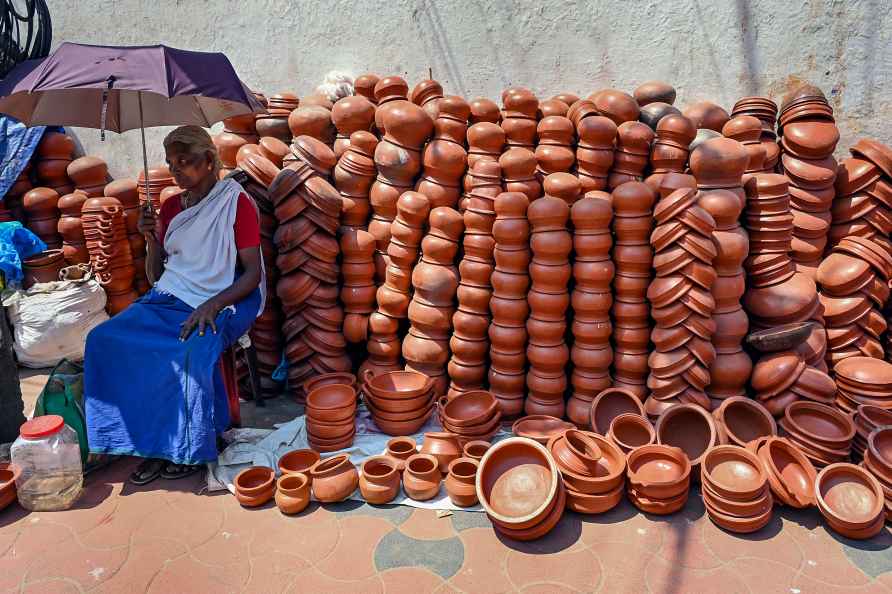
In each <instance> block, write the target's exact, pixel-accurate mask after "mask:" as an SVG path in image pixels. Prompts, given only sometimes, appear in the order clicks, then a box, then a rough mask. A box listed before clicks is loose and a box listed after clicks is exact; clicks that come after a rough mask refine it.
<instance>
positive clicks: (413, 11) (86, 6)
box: [48, 0, 892, 177]
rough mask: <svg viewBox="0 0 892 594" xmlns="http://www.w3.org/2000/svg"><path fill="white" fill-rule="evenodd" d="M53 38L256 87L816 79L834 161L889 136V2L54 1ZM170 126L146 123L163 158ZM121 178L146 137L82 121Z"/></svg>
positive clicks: (700, 95) (460, 89)
mask: <svg viewBox="0 0 892 594" xmlns="http://www.w3.org/2000/svg"><path fill="white" fill-rule="evenodd" d="M48 4H49V7H50V10H51V13H52V18H53V26H54V37H53V40H54V44H56V45H57V44H58V43H61V42H62V41H77V42H84V43H97V44H121V45H125V44H131V45H136V44H154V43H164V44H167V45H172V46H175V47H182V48H186V49H193V50H204V51H220V52H224V53H225V54H226V55H227V56H228V57H229V58H230V60H231V61H232V63H233V65H234V66H235V68H236V70H237V71H238V72H239V74H240V75H241V77H242V78H243V80H244V81H245V82H246V83H247V84H248V85H249V86H250V87H251V88H255V89H259V90H263V91H265V92H266V93H273V92H276V91H280V90H286V89H287V90H293V91H295V92H297V93H298V94H299V95H306V94H309V93H311V92H312V91H313V89H314V88H315V86H316V85H317V84H318V83H319V82H321V80H322V79H323V77H324V76H325V74H326V73H327V72H328V71H331V70H344V71H347V72H351V73H353V74H354V75H358V74H361V73H363V72H366V71H370V72H375V73H378V74H380V75H382V76H383V75H387V74H400V75H402V76H404V77H405V78H406V79H407V80H408V81H409V84H410V85H414V84H415V83H416V82H418V81H419V80H421V79H424V78H427V74H428V68H430V69H431V70H432V72H433V75H434V78H436V79H437V80H439V81H440V82H441V83H443V86H444V88H445V89H446V92H447V93H450V94H459V95H463V96H465V97H467V98H469V99H470V98H472V97H476V96H481V95H483V96H487V97H490V98H493V99H496V100H498V98H499V94H500V92H501V90H502V89H503V88H505V87H506V86H509V85H524V86H528V87H530V88H532V89H533V90H534V91H535V92H536V93H537V94H539V95H540V96H541V97H543V98H546V97H549V96H551V95H553V94H555V93H558V92H561V91H571V92H574V93H577V94H580V95H582V96H586V95H588V94H590V93H592V92H593V91H595V90H598V89H600V88H604V87H616V88H620V89H623V90H626V91H629V92H631V91H632V90H633V89H634V88H635V87H636V86H637V85H638V84H640V83H641V82H644V81H645V80H649V79H662V80H666V81H667V82H670V83H672V84H674V85H675V87H676V88H677V89H678V99H677V101H676V105H679V106H682V107H683V106H684V105H686V104H688V103H690V102H693V101H696V100H700V99H709V100H712V101H715V102H717V103H719V104H721V105H722V106H723V107H725V108H726V109H728V110H730V108H731V106H732V105H733V103H734V101H736V100H737V99H738V98H739V97H742V96H745V95H754V94H758V95H768V96H770V97H773V98H775V99H779V98H780V97H781V96H782V95H783V94H784V93H785V92H786V90H787V89H789V88H790V87H791V86H795V85H797V84H798V83H799V82H801V81H810V82H812V83H814V84H816V85H818V86H819V87H820V88H822V89H823V90H824V92H825V93H826V94H827V96H828V98H829V99H830V101H831V103H832V105H833V107H834V109H835V111H836V117H837V123H838V125H839V127H840V129H841V131H842V140H841V142H840V155H841V154H843V153H844V152H845V149H846V148H847V147H848V146H849V145H850V144H852V143H854V141H855V140H856V139H857V138H858V137H860V136H862V135H869V136H873V137H875V138H878V139H879V140H881V141H883V142H886V143H892V125H890V120H892V4H890V2H889V1H888V0H848V1H843V0H834V1H830V0H823V1H822V0H750V1H747V0H711V1H709V0H676V1H671V0H663V1H659V2H658V1H650V0H642V1H635V0H597V1H595V0H590V1H582V0H579V1H573V0H542V1H540V2H533V1H526V0H523V1H519V0H518V1H511V0H491V1H483V0H439V1H435V0H387V1H380V2H379V1H371V0H327V1H326V2H315V1H309V0H248V1H246V0H238V1H237V0H213V1H212V0H156V1H149V0H50V2H49V3H48ZM165 131H166V130H165V129H156V130H150V131H149V134H148V142H149V150H150V154H149V159H150V162H157V161H160V160H161V159H162V156H163V153H162V150H161V139H162V138H163V134H164V133H165ZM75 132H76V134H77V136H78V138H79V139H80V141H81V142H82V144H83V146H84V149H85V150H86V151H87V152H88V153H95V154H99V155H101V156H103V157H104V158H106V159H107V160H108V161H109V163H110V168H111V173H112V174H113V175H114V176H116V177H121V176H127V175H134V174H135V172H136V171H137V170H138V168H140V167H141V166H142V163H141V161H142V158H141V152H140V148H139V146H140V145H139V133H138V132H129V133H126V134H123V135H116V134H110V135H108V137H107V140H106V141H105V142H104V143H101V142H100V141H99V132H98V131H95V130H75Z"/></svg>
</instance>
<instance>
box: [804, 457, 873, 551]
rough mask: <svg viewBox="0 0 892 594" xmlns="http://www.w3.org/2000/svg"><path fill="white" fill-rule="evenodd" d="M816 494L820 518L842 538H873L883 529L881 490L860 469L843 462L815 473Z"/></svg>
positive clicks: (866, 473)
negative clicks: (821, 516) (822, 517)
mask: <svg viewBox="0 0 892 594" xmlns="http://www.w3.org/2000/svg"><path fill="white" fill-rule="evenodd" d="M815 495H816V500H817V506H818V509H819V510H820V512H821V515H823V516H824V519H825V520H827V523H828V524H829V525H830V527H831V528H833V529H834V530H835V531H836V532H839V533H840V534H842V535H843V536H846V537H848V538H853V539H866V538H872V537H873V536H876V534H878V533H879V532H880V531H881V530H882V529H883V519H884V493H883V489H882V486H881V485H880V483H879V482H878V481H877V479H876V478H874V477H873V476H872V475H871V474H870V473H868V472H867V471H866V470H864V469H863V468H861V467H859V466H855V465H854V464H846V463H839V464H831V465H829V466H827V467H826V468H824V469H823V470H822V471H821V472H820V473H818V476H817V480H816V482H815Z"/></svg>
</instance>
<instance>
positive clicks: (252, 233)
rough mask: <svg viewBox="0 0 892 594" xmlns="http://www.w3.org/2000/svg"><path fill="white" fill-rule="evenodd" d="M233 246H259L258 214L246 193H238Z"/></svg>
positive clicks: (240, 247) (241, 248) (240, 248)
mask: <svg viewBox="0 0 892 594" xmlns="http://www.w3.org/2000/svg"><path fill="white" fill-rule="evenodd" d="M233 229H234V230H235V247H236V249H239V250H243V249H245V248H253V247H259V246H260V216H259V214H258V213H257V208H256V207H255V206H254V203H253V202H252V201H251V199H250V198H248V196H247V194H240V195H239V197H238V206H237V208H236V211H235V225H233Z"/></svg>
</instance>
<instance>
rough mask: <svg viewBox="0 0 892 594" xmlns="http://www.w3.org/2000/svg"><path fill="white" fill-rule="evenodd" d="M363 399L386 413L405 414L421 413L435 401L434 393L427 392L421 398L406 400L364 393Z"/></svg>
mask: <svg viewBox="0 0 892 594" xmlns="http://www.w3.org/2000/svg"><path fill="white" fill-rule="evenodd" d="M363 399H364V400H365V401H366V404H369V405H371V406H372V407H373V408H375V409H376V410H379V411H381V412H385V413H404V412H409V411H418V412H419V413H420V412H421V411H423V410H426V409H427V408H428V407H429V406H430V404H431V400H432V399H433V392H427V393H425V394H422V395H421V396H417V397H415V398H406V399H405V400H391V399H387V398H378V397H377V396H373V395H372V394H370V393H368V392H364V393H363ZM416 416H417V415H416Z"/></svg>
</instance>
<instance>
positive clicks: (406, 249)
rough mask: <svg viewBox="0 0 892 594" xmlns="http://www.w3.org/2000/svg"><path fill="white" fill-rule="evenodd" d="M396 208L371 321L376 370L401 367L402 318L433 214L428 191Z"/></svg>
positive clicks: (372, 363)
mask: <svg viewBox="0 0 892 594" xmlns="http://www.w3.org/2000/svg"><path fill="white" fill-rule="evenodd" d="M396 210H397V215H396V218H395V219H394V221H393V224H392V225H391V230H392V232H393V236H392V237H391V241H390V245H389V246H387V254H388V264H387V270H386V271H385V279H384V284H383V285H381V286H380V287H378V291H377V295H376V301H377V304H378V308H377V311H376V312H375V313H373V314H372V316H371V318H370V320H369V321H370V326H369V330H370V332H371V335H370V336H369V343H368V351H369V359H368V361H367V363H366V366H365V367H368V368H370V369H372V370H373V371H374V372H376V373H380V372H381V371H392V370H396V369H399V368H400V353H401V351H402V349H401V347H400V337H399V334H398V330H399V325H400V320H404V319H406V318H407V317H408V312H409V303H410V302H411V301H412V271H413V269H414V268H415V262H416V260H417V259H418V248H419V246H420V245H421V240H422V238H423V237H424V227H425V223H426V222H427V219H428V216H429V215H430V201H429V200H428V199H427V197H426V196H425V195H424V194H420V193H418V192H413V191H408V192H405V193H404V194H403V195H402V196H400V197H399V200H397V203H396Z"/></svg>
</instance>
